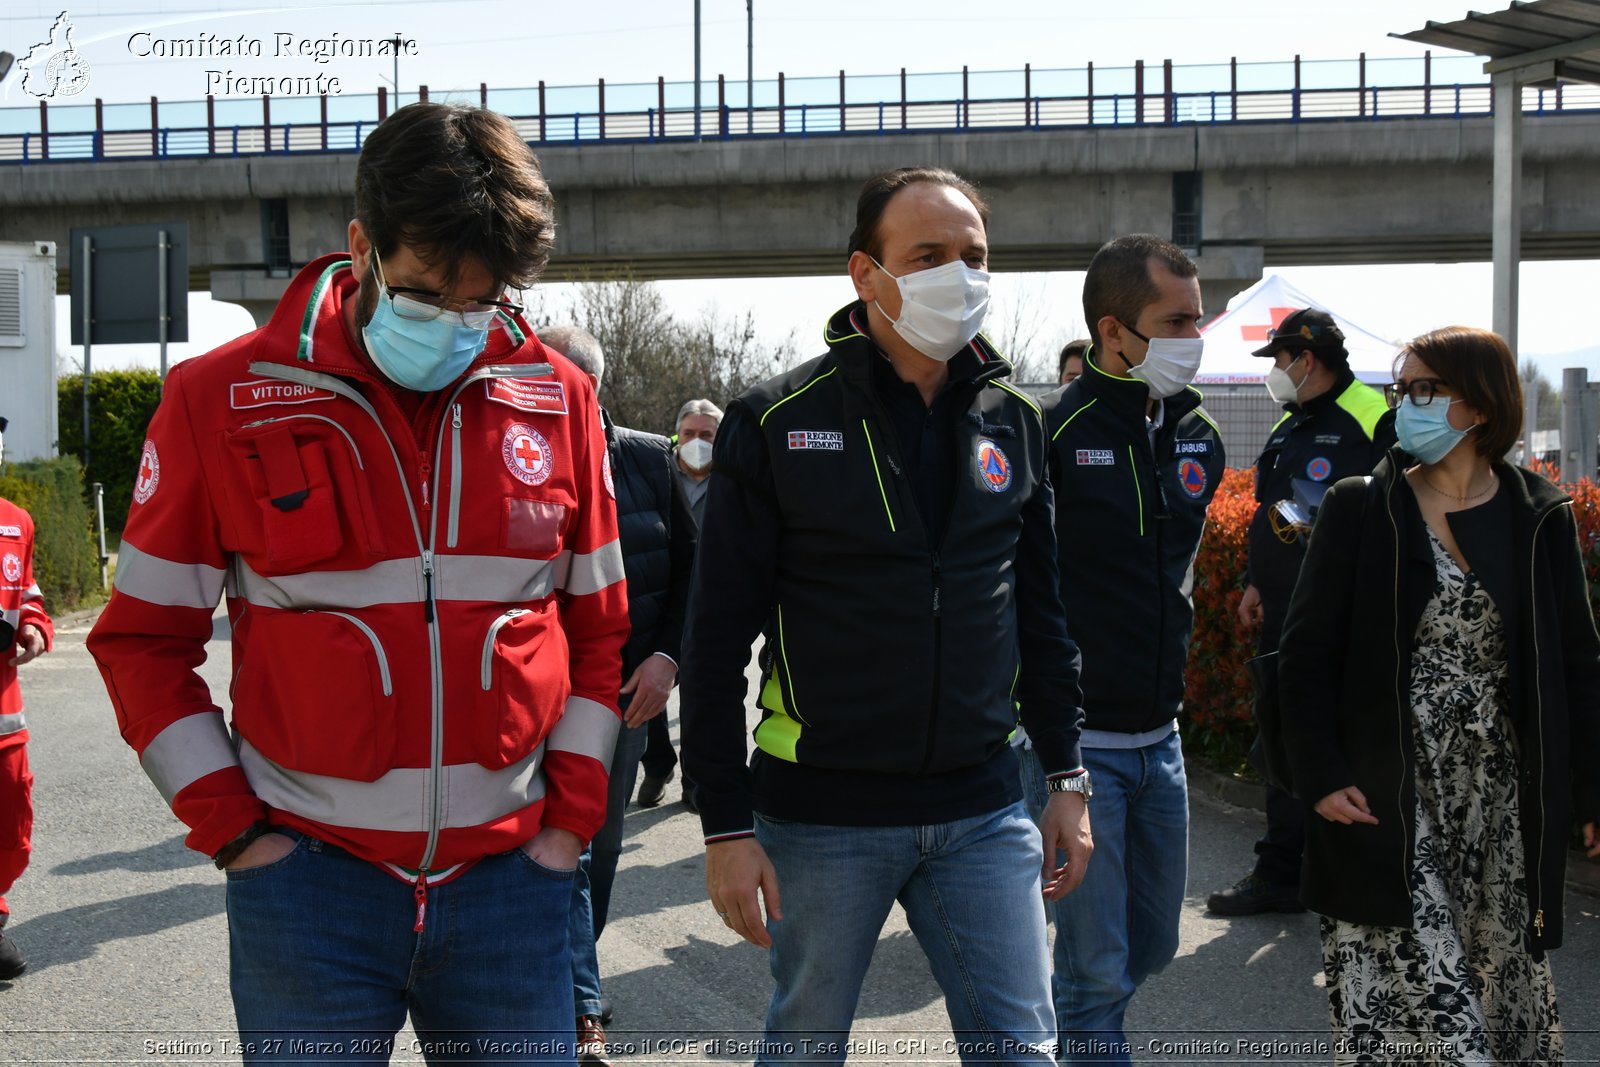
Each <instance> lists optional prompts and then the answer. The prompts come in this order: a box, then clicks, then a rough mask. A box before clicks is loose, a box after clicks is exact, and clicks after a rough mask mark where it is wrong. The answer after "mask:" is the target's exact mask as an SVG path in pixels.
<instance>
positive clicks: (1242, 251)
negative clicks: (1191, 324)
mask: <svg viewBox="0 0 1600 1067" xmlns="http://www.w3.org/2000/svg"><path fill="white" fill-rule="evenodd" d="M1194 262H1195V266H1197V267H1199V268H1200V306H1201V308H1202V310H1204V311H1205V313H1206V315H1205V318H1206V321H1207V322H1210V321H1211V320H1212V319H1214V318H1216V317H1217V316H1218V315H1220V314H1222V313H1223V312H1224V311H1226V310H1227V308H1228V301H1229V300H1232V299H1233V298H1234V297H1235V296H1237V295H1238V294H1240V293H1242V292H1244V291H1245V290H1246V289H1248V288H1250V287H1251V286H1252V285H1254V284H1255V283H1256V282H1259V281H1260V280H1261V274H1262V270H1263V267H1264V265H1265V259H1264V257H1263V255H1262V250H1261V246H1260V245H1223V246H1212V247H1210V248H1206V249H1205V250H1204V251H1202V252H1201V253H1200V254H1199V255H1198V256H1195V257H1194Z"/></svg>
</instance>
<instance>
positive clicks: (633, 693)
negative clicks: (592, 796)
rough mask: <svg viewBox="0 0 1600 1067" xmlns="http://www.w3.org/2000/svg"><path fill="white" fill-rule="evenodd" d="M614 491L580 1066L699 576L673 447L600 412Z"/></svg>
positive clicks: (596, 1037) (579, 974)
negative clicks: (606, 700) (613, 611)
mask: <svg viewBox="0 0 1600 1067" xmlns="http://www.w3.org/2000/svg"><path fill="white" fill-rule="evenodd" d="M539 339H540V340H541V341H543V342H544V344H545V347H547V348H552V349H554V350H555V351H557V352H560V353H562V354H563V355H565V356H566V357H567V358H568V359H570V360H572V362H574V363H576V364H577V365H578V368H579V369H580V370H582V371H584V372H585V373H586V374H588V375H589V377H590V378H592V379H593V380H594V386H595V392H596V393H598V392H599V391H600V381H601V379H602V378H603V377H604V376H605V352H604V350H603V349H602V348H601V347H600V342H599V341H597V340H596V339H595V338H594V336H593V335H592V334H590V333H589V332H588V331H586V330H582V329H579V328H578V327H576V326H556V327H553V328H551V329H547V330H543V331H540V334H539ZM600 417H601V419H602V420H603V421H604V422H605V427H606V443H607V445H608V446H609V448H608V456H607V458H608V460H609V462H610V464H611V467H610V474H611V485H612V487H614V495H615V497H616V502H617V539H618V540H619V541H621V542H622V562H623V569H624V572H625V574H626V576H627V581H628V623H629V625H630V627H631V632H630V634H629V636H628V643H627V644H626V645H624V646H623V649H622V678H623V679H626V680H625V681H622V682H621V706H622V724H623V729H622V731H621V732H620V733H619V734H618V735H617V746H616V750H615V752H614V753H613V754H612V757H611V780H610V781H611V784H610V789H609V792H608V794H607V797H606V821H605V825H604V826H602V827H601V828H600V832H599V833H597V834H595V836H594V840H593V841H592V842H591V843H590V845H589V848H588V849H587V850H586V851H585V852H584V855H583V860H582V862H580V863H579V865H578V874H577V877H576V878H575V879H574V880H573V891H572V905H573V906H572V987H573V1000H574V1002H575V1004H576V1008H577V1014H578V1062H580V1063H584V1064H590V1065H595V1067H599V1065H601V1064H605V1063H607V1061H606V1059H605V1054H606V1049H605V1040H606V1035H605V1030H604V1028H603V1024H602V1021H601V1020H602V1018H603V1017H604V1018H605V1021H607V1022H609V1021H610V1019H609V1015H610V1011H609V1006H608V1005H607V1004H605V1003H603V1001H604V998H602V997H601V995H600V963H599V960H598V958H597V957H596V955H595V942H597V941H598V940H600V933H601V931H602V930H604V929H605V926H606V913H607V911H608V910H609V909H610V905H611V886H612V883H613V881H614V880H615V878H616V874H617V861H618V859H619V857H620V856H621V855H622V814H623V810H624V809H625V808H626V807H627V805H628V797H630V796H631V795H632V794H633V783H634V778H635V776H636V775H637V773H638V770H639V757H640V755H641V754H643V752H644V747H645V731H646V726H645V724H646V723H647V722H649V721H651V720H653V719H655V718H657V717H658V716H660V715H661V713H662V711H663V710H665V708H666V705H667V695H668V694H669V693H670V692H671V691H672V687H673V686H674V685H675V684H677V675H678V662H677V661H678V657H679V655H680V652H679V646H680V644H681V642H682V639H683V619H684V611H685V607H686V605H687V603H688V599H689V577H690V574H691V573H692V572H693V569H694V551H695V536H696V531H695V522H694V517H693V516H692V515H690V513H689V506H688V504H687V502H686V501H685V500H684V498H683V492H682V490H681V489H680V488H679V487H678V479H677V478H675V477H674V476H673V461H672V442H670V441H668V440H667V439H666V438H665V437H662V436H660V435H659V434H653V433H641V432H639V431H638V430H630V429H627V428H626V427H622V426H616V425H614V424H613V423H612V422H611V418H610V416H608V415H607V414H606V413H605V410H604V409H602V410H601V412H600Z"/></svg>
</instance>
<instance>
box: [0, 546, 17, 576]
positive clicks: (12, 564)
mask: <svg viewBox="0 0 1600 1067" xmlns="http://www.w3.org/2000/svg"><path fill="white" fill-rule="evenodd" d="M0 571H3V573H4V574H5V576H6V581H8V582H20V581H22V557H20V556H18V555H17V554H16V553H15V552H7V553H6V558H5V562H4V564H0Z"/></svg>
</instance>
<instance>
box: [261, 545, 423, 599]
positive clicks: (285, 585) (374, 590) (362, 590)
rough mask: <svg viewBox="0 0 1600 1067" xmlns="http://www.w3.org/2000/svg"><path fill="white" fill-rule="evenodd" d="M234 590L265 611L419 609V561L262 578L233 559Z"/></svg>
mask: <svg viewBox="0 0 1600 1067" xmlns="http://www.w3.org/2000/svg"><path fill="white" fill-rule="evenodd" d="M233 588H234V590H235V591H236V592H237V593H238V595H239V596H241V597H243V598H244V599H246V600H248V601H249V602H250V603H252V604H255V605H257V606H259V607H266V608H370V607H372V606H373V605H375V604H420V603H422V597H423V585H422V560H421V559H418V558H415V557H412V558H407V559H393V560H385V561H384V562H382V563H374V564H373V565H372V566H370V567H366V568H363V569H360V570H349V571H307V572H306V573H304V574H275V575H273V576H272V577H270V578H266V577H263V576H262V575H259V574H257V573H256V572H255V570H254V569H252V568H251V566H250V564H248V563H246V562H245V561H244V557H243V556H235V557H234V558H233Z"/></svg>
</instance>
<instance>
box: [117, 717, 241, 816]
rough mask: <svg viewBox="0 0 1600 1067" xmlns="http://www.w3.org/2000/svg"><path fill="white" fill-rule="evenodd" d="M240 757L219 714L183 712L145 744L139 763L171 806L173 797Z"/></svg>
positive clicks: (232, 763)
mask: <svg viewBox="0 0 1600 1067" xmlns="http://www.w3.org/2000/svg"><path fill="white" fill-rule="evenodd" d="M238 764H239V758H238V756H236V755H235V754H234V751H233V739H232V738H230V737H229V736H228V727H227V725H226V724H225V723H224V722H223V721H222V713H221V712H216V711H202V712H200V713H198V714H195V715H185V716H184V717H183V718H181V719H179V720H177V721H176V722H174V723H173V724H172V725H170V726H168V727H167V728H166V729H165V730H162V731H161V732H160V733H159V734H156V736H155V738H154V739H153V740H152V741H151V742H150V743H149V744H148V745H146V746H145V748H144V754H143V755H141V756H140V757H139V765H140V766H141V767H143V768H144V773H145V774H146V775H148V776H149V778H150V780H151V781H152V782H154V783H155V786H156V788H157V789H159V790H160V791H161V796H162V797H163V798H164V799H165V800H166V802H167V806H168V807H171V806H172V798H173V797H175V796H177V795H178V794H179V793H180V792H181V791H182V790H183V789H184V788H185V787H186V786H189V785H193V784H194V783H195V782H198V781H199V780H200V779H202V778H204V777H205V776H206V775H208V774H211V773H213V772H214V771H221V770H226V769H227V768H229V767H236V766H238Z"/></svg>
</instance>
